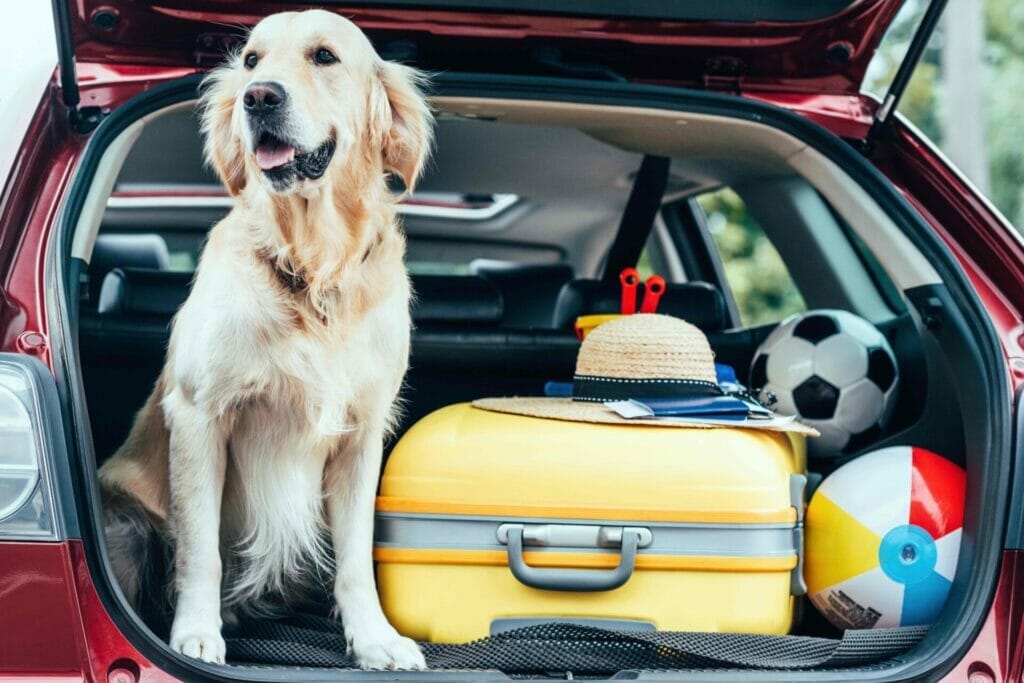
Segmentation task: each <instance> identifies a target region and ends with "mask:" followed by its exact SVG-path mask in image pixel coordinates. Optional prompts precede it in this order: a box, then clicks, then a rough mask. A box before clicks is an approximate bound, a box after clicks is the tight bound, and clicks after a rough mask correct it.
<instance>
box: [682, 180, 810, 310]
mask: <svg viewBox="0 0 1024 683" xmlns="http://www.w3.org/2000/svg"><path fill="white" fill-rule="evenodd" d="M697 201H698V203H699V204H700V206H701V208H702V209H703V210H704V213H705V215H706V216H707V222H708V229H709V231H710V232H711V237H712V239H714V241H715V246H717V247H718V252H719V254H720V255H721V257H722V265H723V267H724V268H725V278H726V280H728V282H729V288H730V289H732V294H733V297H734V298H735V300H736V305H737V307H738V308H739V311H740V319H741V322H742V323H743V325H744V326H751V325H760V324H763V323H769V322H775V321H778V320H781V319H782V318H785V317H786V316H788V315H789V314H791V313H797V312H800V311H804V310H807V305H806V304H805V303H804V300H803V297H802V296H800V292H799V291H798V290H797V288H796V285H795V284H793V279H792V278H791V277H790V275H789V271H788V270H787V269H786V265H785V264H784V263H783V262H782V257H780V256H779V252H778V251H776V250H775V247H774V246H772V243H771V242H770V241H769V240H768V237H767V236H765V234H764V230H762V229H761V226H760V225H758V224H757V222H756V221H755V220H754V219H753V217H752V216H751V215H750V213H749V212H748V211H747V207H746V204H744V203H743V200H742V199H741V198H740V196H739V195H737V194H736V193H735V192H733V191H732V190H730V189H728V188H725V189H721V190H718V191H717V192H709V193H707V194H703V195H701V196H700V197H698V198H697Z"/></svg>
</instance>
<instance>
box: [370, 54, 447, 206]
mask: <svg viewBox="0 0 1024 683" xmlns="http://www.w3.org/2000/svg"><path fill="white" fill-rule="evenodd" d="M425 81H426V77H425V76H424V75H423V74H422V73H421V72H419V71H417V70H416V69H413V68H410V67H408V66H404V65H402V64H396V63H394V62H385V61H381V62H379V63H378V66H377V77H376V83H374V87H373V102H372V104H371V112H372V113H371V117H372V119H373V123H371V135H372V138H373V142H374V143H375V144H379V145H380V149H381V154H382V156H383V159H384V168H385V169H386V170H388V171H393V172H394V173H397V174H398V175H399V176H401V178H402V180H403V182H405V189H406V191H407V192H411V191H412V189H413V187H414V186H415V185H416V180H417V179H418V178H419V176H420V171H422V170H423V165H424V164H425V163H426V160H427V158H428V157H429V156H430V145H431V140H432V138H433V129H434V116H433V114H431V113H430V107H429V106H428V105H427V100H426V98H425V97H424V96H423V92H422V90H421V86H422V84H423V83H425Z"/></svg>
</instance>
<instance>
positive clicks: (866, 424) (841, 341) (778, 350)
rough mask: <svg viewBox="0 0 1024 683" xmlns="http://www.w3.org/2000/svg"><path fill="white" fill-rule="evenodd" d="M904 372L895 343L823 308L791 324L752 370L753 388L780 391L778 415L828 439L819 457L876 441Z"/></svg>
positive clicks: (767, 344)
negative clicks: (798, 421) (790, 417)
mask: <svg viewBox="0 0 1024 683" xmlns="http://www.w3.org/2000/svg"><path fill="white" fill-rule="evenodd" d="M898 385H899V370H898V368H897V366H896V357H895V356H894V355H893V352H892V348H891V347H890V346H889V342H888V341H886V339H885V337H884V336H883V335H882V333H881V332H879V331H878V328H876V327H875V326H874V325H872V324H871V323H869V322H868V321H867V320H864V319H863V318H861V317H858V316H856V315H854V314H852V313H849V312H847V311H839V310H816V311H808V312H807V313H802V314H799V315H794V316H791V317H789V318H787V319H786V320H783V321H782V322H781V323H780V324H779V326H778V327H776V328H775V329H774V330H773V331H772V333H771V334H770V335H768V338H767V339H765V340H764V342H763V343H762V344H761V346H760V347H758V349H757V353H756V354H754V362H753V364H752V365H751V367H750V387H751V388H752V389H754V390H755V391H756V390H760V391H761V392H762V393H761V397H762V399H765V398H767V395H768V393H771V394H773V395H774V396H775V397H776V399H777V401H778V402H777V403H776V404H775V406H774V409H775V411H776V412H778V413H780V414H782V415H797V416H799V417H800V419H801V421H803V422H805V423H806V424H808V425H810V426H812V427H814V428H816V429H817V430H818V431H819V432H821V436H820V437H818V438H816V439H808V450H809V451H810V453H811V455H816V456H819V457H835V456H837V455H840V454H843V453H850V452H853V451H856V450H859V449H860V448H863V447H864V446H866V445H868V444H869V443H871V442H872V441H873V440H874V439H875V438H876V437H877V436H878V435H879V434H880V433H881V431H882V429H883V428H884V427H885V425H886V424H887V423H888V422H889V419H890V418H891V417H892V412H893V409H894V408H895V406H896V392H897V387H898Z"/></svg>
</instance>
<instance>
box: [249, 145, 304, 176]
mask: <svg viewBox="0 0 1024 683" xmlns="http://www.w3.org/2000/svg"><path fill="white" fill-rule="evenodd" d="M294 158H295V149H293V148H292V147H291V146H290V145H278V144H271V145H260V146H259V147H257V148H256V163H257V164H258V165H259V167H260V168H261V169H262V170H264V171H269V170H270V169H272V168H277V167H278V166H284V165H285V164H287V163H288V162H290V161H291V160H292V159H294Z"/></svg>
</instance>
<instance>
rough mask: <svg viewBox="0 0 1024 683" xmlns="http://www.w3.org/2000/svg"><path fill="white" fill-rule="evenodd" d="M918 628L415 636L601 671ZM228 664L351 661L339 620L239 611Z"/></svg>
mask: <svg viewBox="0 0 1024 683" xmlns="http://www.w3.org/2000/svg"><path fill="white" fill-rule="evenodd" d="M925 633H927V628H925V627H905V628H892V629H874V630H851V631H846V632H844V633H843V635H842V637H841V638H838V639H833V638H817V637H810V636H767V635H754V634H739V633H687V632H671V631H620V630H610V629H603V628H596V627H592V626H586V625H577V624H569V623H552V624H539V625H535V626H527V627H524V628H518V629H514V630H510V631H506V632H503V633H499V634H496V635H492V636H490V637H488V638H483V639H480V640H477V641H474V642H471V643H465V644H455V645H452V644H437V643H422V644H421V645H422V647H423V651H424V655H425V657H426V660H427V665H428V667H429V668H431V669H436V670H497V671H501V672H504V673H506V674H512V675H540V676H547V675H550V674H552V673H553V672H558V673H560V674H562V675H564V674H566V673H571V674H572V675H574V676H611V675H615V674H616V673H619V672H621V671H645V670H647V671H649V670H681V669H719V670H723V669H724V670H737V669H739V670H776V671H786V670H823V669H829V670H835V669H843V668H860V667H866V666H872V665H877V664H880V663H882V662H884V661H886V660H888V659H891V658H893V657H896V656H898V655H901V654H903V653H905V652H907V651H908V650H910V649H911V648H912V647H914V645H916V644H917V643H918V642H919V641H920V640H921V639H922V638H923V637H924V635H925ZM225 636H226V638H225V639H226V643H227V656H228V661H229V662H230V663H232V664H238V665H257V666H268V665H271V666H287V667H309V668H324V667H326V668H354V666H355V665H354V661H353V660H352V658H351V657H350V656H349V655H348V654H346V642H345V634H344V631H343V629H342V626H341V623H340V622H338V621H337V620H334V619H331V618H330V617H328V616H325V615H320V614H314V613H299V614H293V615H290V616H287V617H284V618H279V619H263V618H258V619H257V618H252V619H243V620H242V621H240V622H239V623H238V624H236V625H235V626H233V627H230V628H229V629H227V630H226V632H225Z"/></svg>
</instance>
